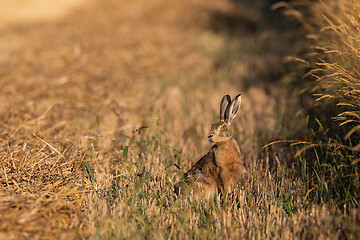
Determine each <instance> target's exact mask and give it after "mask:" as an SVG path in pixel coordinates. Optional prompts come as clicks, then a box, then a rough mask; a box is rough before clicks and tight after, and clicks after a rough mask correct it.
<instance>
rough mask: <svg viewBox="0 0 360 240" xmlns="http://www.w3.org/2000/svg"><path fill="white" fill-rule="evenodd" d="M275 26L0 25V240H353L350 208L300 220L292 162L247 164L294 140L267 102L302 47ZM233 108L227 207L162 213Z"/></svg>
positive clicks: (259, 14)
mask: <svg viewBox="0 0 360 240" xmlns="http://www.w3.org/2000/svg"><path fill="white" fill-rule="evenodd" d="M276 14H279V13H273V12H270V10H269V6H268V5H267V4H264V3H263V1H256V4H255V5H254V4H252V3H251V1H244V2H240V1H230V0H229V1H205V0H197V1H164V0H153V1H141V0H134V1H115V0H106V1H95V0H91V1H90V0H89V1H83V2H82V3H79V4H78V5H77V6H75V7H72V8H71V10H69V9H67V11H66V12H64V13H62V15H61V16H58V17H56V18H51V19H48V18H43V19H35V20H34V21H31V20H29V19H30V18H29V19H26V20H21V21H10V20H8V23H6V24H4V25H2V26H1V28H0V53H1V54H0V82H1V88H0V183H1V188H0V218H1V220H0V238H4V239H74V238H75V239H77V238H80V239H123V238H133V239H141V238H149V239H165V238H166V239H168V238H174V239H188V238H195V239H200V238H201V239H203V238H230V239H236V238H247V239H248V238H251V239H266V238H279V239H291V238H319V239H327V238H339V237H342V238H345V237H349V236H350V237H354V236H356V234H358V233H359V227H358V221H359V217H358V210H357V209H356V208H354V209H351V211H347V212H346V211H345V213H344V212H339V211H338V210H337V209H334V208H331V207H329V206H328V205H327V204H326V203H325V204H321V205H316V204H314V205H311V206H309V205H307V202H306V201H305V200H306V198H307V196H308V194H309V190H310V189H309V186H307V185H306V184H304V177H303V176H304V173H303V172H299V171H298V170H299V166H300V168H301V166H302V165H301V164H306V163H304V162H301V158H300V160H299V158H296V159H295V158H294V149H293V148H289V147H288V146H287V145H286V144H274V145H272V146H269V147H266V148H263V147H264V146H265V145H266V144H268V143H270V142H272V141H275V140H281V139H286V138H291V139H299V138H301V137H302V136H303V135H304V134H305V131H306V130H305V128H306V127H305V126H306V125H305V117H303V116H302V115H303V112H302V111H301V110H300V108H299V107H298V106H297V104H298V103H297V97H295V96H292V95H290V94H289V93H287V92H285V90H284V89H283V88H282V87H281V84H282V82H283V81H285V80H286V78H284V77H283V76H284V75H285V74H286V67H285V64H284V61H285V60H284V59H285V57H287V56H288V55H291V54H293V53H296V52H298V51H301V44H302V43H299V44H293V43H292V38H293V36H292V35H291V34H292V31H288V30H286V29H285V30H284V29H283V26H284V25H282V23H281V20H279V18H280V19H281V16H276ZM9 18H12V17H9ZM285 25H286V24H285ZM284 79H285V80H284ZM280 80H282V81H280ZM238 93H242V96H243V100H242V105H241V109H240V112H239V114H238V116H237V118H236V119H235V120H234V123H233V125H232V129H231V132H232V134H233V136H234V138H235V139H237V141H238V143H239V145H240V149H241V153H242V157H243V159H244V162H245V165H246V168H247V173H246V174H245V175H244V176H242V178H241V180H240V182H239V183H238V185H237V186H236V188H235V189H234V199H235V200H234V201H233V202H230V203H228V204H227V205H221V204H220V202H219V201H218V200H214V201H215V204H208V203H207V202H203V201H200V202H199V201H196V200H194V199H193V198H192V196H188V197H186V198H179V199H175V198H174V194H173V186H174V184H175V183H176V182H177V181H178V180H179V178H180V177H181V175H182V170H183V171H185V170H187V169H188V168H189V167H190V166H191V164H192V163H194V162H196V161H197V160H198V159H199V158H200V157H201V156H203V155H204V154H205V153H206V152H207V150H208V149H209V148H210V146H211V145H210V143H209V142H208V141H207V137H206V136H207V132H208V130H209V128H210V125H211V123H213V122H215V121H217V120H218V108H219V102H220V100H221V98H222V96H223V95H225V94H230V95H231V96H232V97H234V96H235V95H236V94H238ZM174 164H177V165H178V166H180V167H181V168H182V170H179V169H177V168H176V167H175V166H174ZM305 174H306V173H305Z"/></svg>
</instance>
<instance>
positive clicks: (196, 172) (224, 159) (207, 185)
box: [175, 94, 245, 197]
mask: <svg viewBox="0 0 360 240" xmlns="http://www.w3.org/2000/svg"><path fill="white" fill-rule="evenodd" d="M240 103H241V95H240V94H239V95H237V96H236V97H235V98H234V100H233V101H231V98H230V96H229V95H225V96H224V97H223V98H222V100H221V103H220V121H219V122H217V123H214V124H212V125H211V128H210V131H209V133H208V140H209V141H210V142H211V143H214V145H213V146H212V147H211V148H210V150H209V152H208V153H207V154H206V155H205V156H203V157H202V158H201V159H200V160H199V161H197V162H196V163H195V164H194V165H193V166H192V167H191V168H190V170H189V171H187V172H186V173H185V174H184V177H183V179H182V180H181V181H180V182H179V183H177V184H176V185H175V193H176V194H177V195H178V194H180V193H181V192H183V191H184V189H185V188H186V187H191V186H192V185H193V184H200V185H201V186H202V188H203V191H204V192H203V194H204V196H206V197H209V196H210V195H211V194H212V193H213V192H214V190H215V187H217V188H218V191H219V192H220V194H221V195H223V194H225V193H227V192H229V191H230V190H231V189H232V187H233V186H234V185H235V184H236V182H237V181H238V180H239V178H240V175H241V174H242V173H243V172H244V171H245V169H244V165H243V161H242V159H241V156H240V149H239V146H238V144H237V143H236V140H235V139H234V138H233V137H232V136H231V134H230V132H229V127H230V124H231V122H232V120H233V119H234V118H235V116H236V114H237V113H238V111H239V107H240Z"/></svg>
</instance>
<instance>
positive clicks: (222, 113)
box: [220, 95, 231, 121]
mask: <svg viewBox="0 0 360 240" xmlns="http://www.w3.org/2000/svg"><path fill="white" fill-rule="evenodd" d="M230 102H231V98H230V96H229V95H225V96H224V97H223V98H222V99H221V103H220V121H224V120H225V112H226V109H227V108H228V106H229V104H230Z"/></svg>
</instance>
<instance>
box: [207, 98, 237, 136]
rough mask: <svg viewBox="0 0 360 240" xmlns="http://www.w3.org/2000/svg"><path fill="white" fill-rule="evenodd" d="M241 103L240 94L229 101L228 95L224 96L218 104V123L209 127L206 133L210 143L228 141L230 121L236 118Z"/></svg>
mask: <svg viewBox="0 0 360 240" xmlns="http://www.w3.org/2000/svg"><path fill="white" fill-rule="evenodd" d="M240 103H241V96H240V94H239V95H237V96H236V97H235V98H234V100H232V101H231V98H230V96H229V95H225V96H224V97H223V98H222V100H221V103H220V121H219V122H217V123H214V124H212V125H211V129H210V131H209V133H208V140H209V141H210V142H222V141H226V140H229V139H230V138H231V134H230V132H229V127H230V124H231V121H232V120H233V119H234V118H235V117H236V114H237V113H238V111H239V108H240Z"/></svg>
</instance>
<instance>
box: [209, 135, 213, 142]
mask: <svg viewBox="0 0 360 240" xmlns="http://www.w3.org/2000/svg"><path fill="white" fill-rule="evenodd" d="M213 136H214V135H212V134H209V135H208V140H209V141H210V142H211V141H212V139H211V138H212V137H213Z"/></svg>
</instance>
